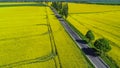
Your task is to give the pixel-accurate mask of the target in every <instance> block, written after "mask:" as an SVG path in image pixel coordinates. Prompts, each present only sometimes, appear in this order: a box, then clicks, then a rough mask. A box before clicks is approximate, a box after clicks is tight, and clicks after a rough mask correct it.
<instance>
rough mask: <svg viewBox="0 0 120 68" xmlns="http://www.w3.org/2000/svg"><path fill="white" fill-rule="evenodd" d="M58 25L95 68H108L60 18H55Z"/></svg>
mask: <svg viewBox="0 0 120 68" xmlns="http://www.w3.org/2000/svg"><path fill="white" fill-rule="evenodd" d="M51 9H52V11H53V12H54V14H55V15H59V14H58V13H57V11H56V10H55V9H54V8H53V7H51ZM57 18H58V20H59V21H60V23H61V24H62V25H63V27H64V28H65V30H66V31H67V32H68V34H69V35H70V36H71V37H72V39H73V40H74V41H75V42H76V44H77V46H78V47H79V48H80V49H81V50H82V51H83V52H84V53H85V56H86V57H87V58H88V59H89V60H90V62H91V63H92V64H93V65H94V67H95V68H110V67H109V66H108V65H107V64H106V63H105V62H104V61H103V60H102V59H101V58H100V57H99V56H97V55H95V54H94V50H93V49H92V48H90V47H89V46H88V44H85V43H84V42H83V40H82V39H81V38H80V37H79V35H78V34H77V33H76V32H75V31H74V30H73V29H72V28H71V27H70V26H69V25H68V24H67V22H66V21H65V20H64V19H63V18H61V17H57Z"/></svg>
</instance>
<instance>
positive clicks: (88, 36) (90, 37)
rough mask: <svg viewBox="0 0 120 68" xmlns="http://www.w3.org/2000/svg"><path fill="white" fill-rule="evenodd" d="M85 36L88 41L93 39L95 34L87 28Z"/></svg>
mask: <svg viewBox="0 0 120 68" xmlns="http://www.w3.org/2000/svg"><path fill="white" fill-rule="evenodd" d="M85 36H86V38H87V39H88V42H91V41H92V40H94V39H95V36H94V34H93V32H92V31H91V30H89V31H88V32H87V33H86V35H85Z"/></svg>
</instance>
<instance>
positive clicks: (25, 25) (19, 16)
mask: <svg viewBox="0 0 120 68" xmlns="http://www.w3.org/2000/svg"><path fill="white" fill-rule="evenodd" d="M8 4H12V3H5V4H3V3H0V5H8ZM13 4H23V3H13ZM24 4H25V3H24ZM27 4H29V3H27ZM30 4H31V3H30ZM47 16H48V18H47ZM48 22H49V23H50V26H51V29H52V33H53V36H54V40H52V41H54V42H55V44H56V49H57V51H58V55H57V56H59V57H58V58H57V59H53V58H55V57H54V54H52V52H51V51H52V47H51V45H52V44H51V40H50V36H49V35H50V34H51V32H50V31H48V28H49V27H50V26H49V25H48ZM51 56H52V57H51ZM58 59H59V60H58ZM58 62H59V63H60V65H61V67H62V68H88V66H89V65H88V63H87V61H86V60H85V58H84V57H83V55H82V53H81V51H80V50H79V48H78V47H77V46H76V44H75V43H74V42H73V41H72V39H71V38H70V36H69V35H68V34H67V33H66V31H65V30H64V28H63V27H62V25H61V24H60V22H59V21H58V20H57V18H56V17H55V16H54V15H53V12H52V11H51V9H50V8H49V7H45V6H11V7H7V6H4V7H2V6H0V68H10V67H14V68H56V65H59V64H58ZM58 68H59V67H58Z"/></svg>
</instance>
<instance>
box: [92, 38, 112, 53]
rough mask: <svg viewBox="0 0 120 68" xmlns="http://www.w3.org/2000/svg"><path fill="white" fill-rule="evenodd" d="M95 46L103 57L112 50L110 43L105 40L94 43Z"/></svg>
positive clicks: (101, 39)
mask: <svg viewBox="0 0 120 68" xmlns="http://www.w3.org/2000/svg"><path fill="white" fill-rule="evenodd" d="M94 46H95V47H96V48H97V49H98V50H99V52H100V54H101V55H103V54H105V53H106V52H109V51H110V50H111V46H110V44H109V41H108V40H107V39H105V38H100V39H98V40H96V41H95V43H94Z"/></svg>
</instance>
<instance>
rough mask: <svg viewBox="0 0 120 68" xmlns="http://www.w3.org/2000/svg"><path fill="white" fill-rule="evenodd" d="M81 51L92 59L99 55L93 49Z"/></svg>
mask: <svg viewBox="0 0 120 68" xmlns="http://www.w3.org/2000/svg"><path fill="white" fill-rule="evenodd" d="M82 50H83V51H84V53H85V54H86V55H90V56H94V57H97V56H99V54H97V52H98V51H97V50H96V49H95V48H82Z"/></svg>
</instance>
